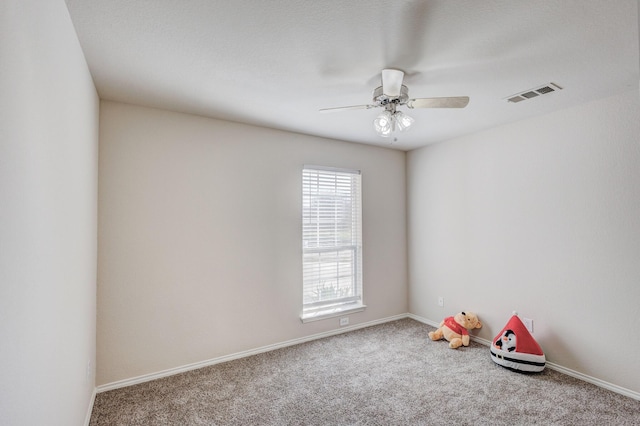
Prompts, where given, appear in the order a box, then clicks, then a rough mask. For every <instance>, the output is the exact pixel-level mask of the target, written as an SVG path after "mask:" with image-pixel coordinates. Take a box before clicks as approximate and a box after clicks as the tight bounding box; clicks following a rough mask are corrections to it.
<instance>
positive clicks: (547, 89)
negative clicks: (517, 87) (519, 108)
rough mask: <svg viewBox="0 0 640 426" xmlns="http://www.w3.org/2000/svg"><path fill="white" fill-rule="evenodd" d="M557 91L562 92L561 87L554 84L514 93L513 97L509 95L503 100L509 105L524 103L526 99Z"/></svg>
mask: <svg viewBox="0 0 640 426" xmlns="http://www.w3.org/2000/svg"><path fill="white" fill-rule="evenodd" d="M557 90H562V87H560V86H558V85H557V84H555V83H549V84H547V85H544V86H542V87H538V88H537V89H530V90H525V91H524V92H520V93H516V94H515V95H511V96H508V97H506V98H505V99H506V100H507V101H509V102H511V103H517V102H520V101H526V100H527V99H533V98H536V97H538V96H540V95H546V94H547V93H552V92H555V91H557Z"/></svg>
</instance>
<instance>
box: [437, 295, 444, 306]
mask: <svg viewBox="0 0 640 426" xmlns="http://www.w3.org/2000/svg"><path fill="white" fill-rule="evenodd" d="M438 306H440V307H443V306H444V297H442V296H440V297H438Z"/></svg>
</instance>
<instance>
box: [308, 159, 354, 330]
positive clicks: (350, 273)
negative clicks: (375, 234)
mask: <svg viewBox="0 0 640 426" xmlns="http://www.w3.org/2000/svg"><path fill="white" fill-rule="evenodd" d="M360 181H361V179H360V172H359V171H355V170H339V169H329V168H320V167H313V166H305V168H304V169H303V171H302V253H303V254H302V256H303V258H302V264H303V314H302V317H303V320H304V319H309V318H313V317H322V316H326V315H332V314H337V313H340V312H344V311H345V310H350V309H357V308H362V307H363V305H362V237H361V235H362V218H361V216H362V214H361V200H360V194H361V189H360Z"/></svg>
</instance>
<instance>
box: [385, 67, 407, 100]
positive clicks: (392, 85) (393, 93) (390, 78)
mask: <svg viewBox="0 0 640 426" xmlns="http://www.w3.org/2000/svg"><path fill="white" fill-rule="evenodd" d="M403 79H404V73H403V72H402V71H399V70H392V69H385V70H382V93H384V94H385V95H387V96H389V97H390V98H397V97H398V96H400V90H401V88H402V80H403Z"/></svg>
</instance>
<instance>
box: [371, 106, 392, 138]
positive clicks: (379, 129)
mask: <svg viewBox="0 0 640 426" xmlns="http://www.w3.org/2000/svg"><path fill="white" fill-rule="evenodd" d="M373 128H374V129H375V131H376V133H377V134H378V136H382V137H383V138H386V137H389V135H391V132H392V131H393V115H392V114H391V112H390V111H387V110H385V111H383V112H382V113H381V114H380V115H378V116H377V117H376V118H375V120H373Z"/></svg>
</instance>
